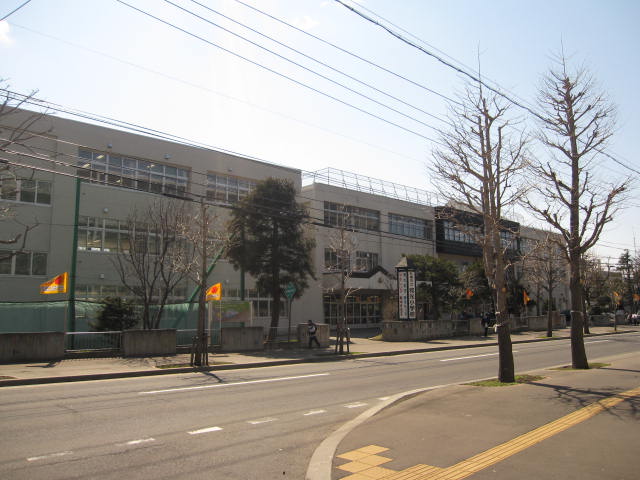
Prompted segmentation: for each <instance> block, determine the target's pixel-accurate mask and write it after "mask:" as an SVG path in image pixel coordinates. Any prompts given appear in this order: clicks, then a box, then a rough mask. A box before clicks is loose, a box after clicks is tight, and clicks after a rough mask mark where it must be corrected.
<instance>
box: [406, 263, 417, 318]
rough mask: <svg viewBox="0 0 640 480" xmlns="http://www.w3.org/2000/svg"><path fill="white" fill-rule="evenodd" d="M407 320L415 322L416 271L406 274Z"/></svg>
mask: <svg viewBox="0 0 640 480" xmlns="http://www.w3.org/2000/svg"><path fill="white" fill-rule="evenodd" d="M407 318H408V319H409V320H416V318H417V311H416V271H415V270H409V271H408V272H407Z"/></svg>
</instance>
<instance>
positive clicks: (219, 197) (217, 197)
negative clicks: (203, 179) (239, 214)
mask: <svg viewBox="0 0 640 480" xmlns="http://www.w3.org/2000/svg"><path fill="white" fill-rule="evenodd" d="M255 187H256V182H252V181H250V180H246V179H242V178H238V177H233V176H231V175H220V174H219V173H209V174H207V200H210V201H214V202H220V203H227V204H233V203H237V202H239V201H240V200H242V199H243V198H245V197H246V196H247V195H248V194H249V192H251V191H252V190H253V189H254V188H255Z"/></svg>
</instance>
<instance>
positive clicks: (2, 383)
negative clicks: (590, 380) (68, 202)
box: [0, 330, 636, 388]
mask: <svg viewBox="0 0 640 480" xmlns="http://www.w3.org/2000/svg"><path fill="white" fill-rule="evenodd" d="M625 333H636V332H635V331H634V330H631V331H620V332H607V333H591V334H589V335H587V336H585V338H589V337H601V336H606V335H620V334H625ZM570 338H571V337H569V336H563V337H552V338H534V339H529V340H515V341H514V340H512V342H511V343H512V344H521V343H536V342H549V341H554V340H568V339H570ZM496 345H498V342H490V343H473V344H469V345H448V346H442V347H429V348H416V349H411V350H394V351H388V352H378V353H361V354H343V355H342V356H334V355H326V356H324V357H311V358H304V359H295V360H274V361H265V362H255V363H242V364H227V365H216V366H213V367H185V368H168V369H158V370H139V371H132V372H112V373H94V374H86V375H68V376H59V377H38V378H16V379H9V380H0V388H2V387H12V386H20V385H40V384H50V383H67V382H85V381H90V380H112V379H116V378H135V377H152V376H157V375H179V374H186V373H198V372H211V371H224V370H243V369H248V368H262V367H276V366H283V365H297V364H302V363H316V362H318V363H319V362H337V361H343V360H355V359H359V358H373V357H390V356H396V355H410V354H415V353H427V352H439V351H446V350H460V349H463V348H479V347H490V346H496Z"/></svg>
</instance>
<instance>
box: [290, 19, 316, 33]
mask: <svg viewBox="0 0 640 480" xmlns="http://www.w3.org/2000/svg"><path fill="white" fill-rule="evenodd" d="M292 23H293V24H294V25H295V26H296V27H298V28H301V29H302V30H312V29H313V28H315V27H316V26H317V25H319V24H320V22H318V21H316V20H314V19H313V18H311V17H310V16H308V15H305V16H304V17H302V18H294V19H293V20H292Z"/></svg>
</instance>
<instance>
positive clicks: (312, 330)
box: [307, 320, 320, 348]
mask: <svg viewBox="0 0 640 480" xmlns="http://www.w3.org/2000/svg"><path fill="white" fill-rule="evenodd" d="M317 332H318V326H317V325H316V324H315V323H313V320H309V322H308V324H307V333H308V334H309V348H313V342H316V345H317V346H318V348H320V342H319V341H318V339H317V338H316V333H317Z"/></svg>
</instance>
